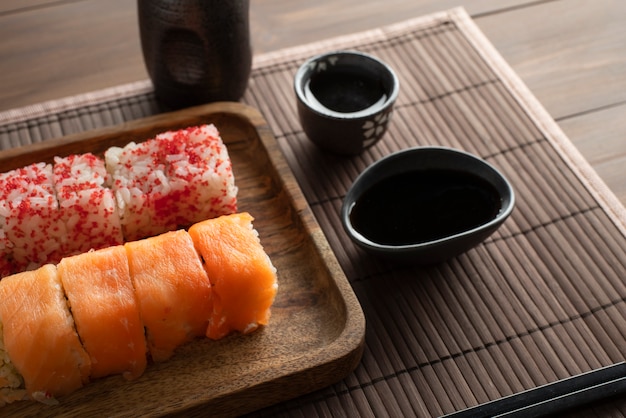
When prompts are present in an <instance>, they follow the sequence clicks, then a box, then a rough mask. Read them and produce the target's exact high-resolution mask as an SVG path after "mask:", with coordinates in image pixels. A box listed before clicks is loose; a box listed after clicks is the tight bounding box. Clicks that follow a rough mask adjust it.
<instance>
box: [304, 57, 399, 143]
mask: <svg viewBox="0 0 626 418" xmlns="http://www.w3.org/2000/svg"><path fill="white" fill-rule="evenodd" d="M294 89H295V93H296V97H297V105H298V116H299V118H300V123H301V125H302V128H303V130H304V132H305V133H306V134H307V136H308V138H309V139H310V140H311V141H313V142H314V143H315V144H316V145H317V146H319V147H320V148H322V149H324V150H326V151H331V152H333V153H336V154H342V155H356V154H358V153H360V152H362V151H363V150H364V149H365V148H367V147H369V146H371V145H373V144H374V143H376V142H377V141H378V140H379V139H380V138H381V137H382V136H383V135H384V133H385V132H386V130H387V124H388V122H389V118H390V116H391V111H392V109H393V105H394V103H395V101H396V98H397V96H398V89H399V82H398V78H397V77H396V74H395V73H394V72H393V70H392V69H391V68H390V67H389V66H388V65H387V64H385V63H383V62H382V61H380V60H379V59H377V58H375V57H373V56H371V55H367V54H364V53H361V52H357V51H335V52H330V53H326V54H322V55H318V56H315V57H312V58H310V59H308V60H307V61H306V62H304V63H303V64H302V66H301V67H300V68H299V69H298V71H297V72H296V75H295V78H294Z"/></svg>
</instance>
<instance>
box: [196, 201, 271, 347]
mask: <svg viewBox="0 0 626 418" xmlns="http://www.w3.org/2000/svg"><path fill="white" fill-rule="evenodd" d="M252 221H253V218H252V216H251V215H250V214H249V213H247V212H243V213H236V214H232V215H226V216H221V217H219V218H216V219H210V220H207V221H203V222H199V223H196V224H194V225H192V226H191V227H190V228H189V235H191V238H192V240H193V242H194V244H195V246H196V249H197V250H198V252H199V253H200V255H201V256H202V258H203V261H204V268H205V270H206V272H207V274H208V276H209V280H210V281H211V284H213V312H212V314H211V319H210V320H209V326H208V328H207V331H206V336H207V337H209V338H212V339H219V338H222V337H224V336H225V335H227V334H229V333H230V332H232V331H239V332H241V333H244V334H246V333H249V332H252V331H254V330H255V329H257V327H258V326H259V325H267V323H268V321H269V317H270V306H271V305H272V303H273V301H274V297H275V295H276V290H277V281H276V269H275V268H274V266H273V265H272V263H271V261H270V259H269V257H268V256H267V254H266V253H265V251H264V250H263V247H262V245H261V242H260V240H259V237H258V233H257V231H256V230H255V229H254V228H253V226H252Z"/></svg>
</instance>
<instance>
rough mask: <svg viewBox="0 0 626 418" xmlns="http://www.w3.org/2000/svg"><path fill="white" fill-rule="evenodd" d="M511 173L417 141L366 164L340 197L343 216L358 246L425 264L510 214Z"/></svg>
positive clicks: (459, 248)
mask: <svg viewBox="0 0 626 418" xmlns="http://www.w3.org/2000/svg"><path fill="white" fill-rule="evenodd" d="M514 203H515V194H514V192H513V188H512V187H511V185H510V183H509V182H508V180H507V179H506V178H505V177H504V176H503V175H502V174H501V173H500V172H499V171H498V170H497V169H496V168H495V167H493V166H492V165H490V164H489V163H487V162H486V161H484V160H483V159H481V158H479V157H476V156H474V155H472V154H469V153H467V152H464V151H460V150H455V149H453V148H447V147H415V148H409V149H406V150H403V151H398V152H396V153H393V154H390V155H388V156H386V157H384V158H382V159H380V160H378V161H376V162H375V163H373V164H372V165H370V166H369V167H367V168H366V169H365V170H364V171H363V172H362V173H361V174H360V175H359V176H358V177H357V179H356V180H355V181H354V183H353V184H352V186H351V187H350V189H349V190H348V193H347V194H346V197H345V198H344V201H343V206H342V209H341V221H342V223H343V226H344V229H345V230H346V232H347V233H348V235H349V237H350V238H351V239H352V241H354V242H355V243H356V244H357V245H358V246H359V247H361V248H363V249H364V250H366V251H369V252H371V253H373V254H376V255H380V256H383V257H386V258H391V259H393V260H398V261H403V262H410V263H418V264H428V263H435V262H440V261H443V260H446V259H448V258H451V257H454V256H456V255H458V254H460V253H462V252H465V251H467V250H469V249H471V248H472V247H475V246H476V245H478V244H479V243H480V242H482V241H484V240H485V239H486V238H487V237H488V236H489V235H491V234H492V233H493V232H494V231H495V230H496V229H498V228H499V227H500V225H502V223H503V222H504V221H505V219H506V218H507V217H508V216H509V215H510V214H511V213H512V211H513V207H514Z"/></svg>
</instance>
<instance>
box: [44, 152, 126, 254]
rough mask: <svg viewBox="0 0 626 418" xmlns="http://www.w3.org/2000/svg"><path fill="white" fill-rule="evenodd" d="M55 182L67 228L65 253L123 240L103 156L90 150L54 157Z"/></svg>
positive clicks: (98, 247) (115, 243)
mask: <svg viewBox="0 0 626 418" xmlns="http://www.w3.org/2000/svg"><path fill="white" fill-rule="evenodd" d="M54 162H55V164H54V185H55V189H56V193H57V198H58V200H59V207H60V210H61V217H62V219H63V221H64V223H65V226H66V230H67V239H66V240H65V242H64V247H63V253H64V254H65V255H73V254H78V253H82V252H85V251H88V250H90V249H94V250H97V249H100V248H105V247H108V246H111V245H117V244H121V243H123V242H124V237H123V236H122V227H121V224H120V219H119V216H118V214H117V205H116V203H115V195H114V193H113V191H112V190H111V189H108V188H107V187H106V181H107V171H106V168H105V165H104V160H102V159H100V158H98V157H96V156H95V155H93V154H91V153H86V154H82V155H71V156H69V157H65V158H59V157H57V158H55V159H54Z"/></svg>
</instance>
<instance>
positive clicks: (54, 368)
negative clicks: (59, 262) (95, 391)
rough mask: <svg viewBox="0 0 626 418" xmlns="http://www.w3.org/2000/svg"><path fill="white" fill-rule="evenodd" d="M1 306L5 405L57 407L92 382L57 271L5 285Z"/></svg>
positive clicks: (1, 396)
mask: <svg viewBox="0 0 626 418" xmlns="http://www.w3.org/2000/svg"><path fill="white" fill-rule="evenodd" d="M0 301H2V303H0V320H1V323H2V331H3V333H2V340H3V341H2V342H3V344H1V345H0V354H1V355H0V404H2V403H8V402H12V401H14V400H17V399H23V398H30V399H34V400H37V401H40V402H44V403H52V402H53V401H54V399H53V397H56V396H62V395H66V394H69V393H71V392H73V391H74V390H76V389H78V388H80V387H82V386H83V385H84V384H86V383H87V382H88V380H89V374H90V368H91V362H90V359H89V356H88V355H87V353H86V352H85V350H84V349H83V347H82V345H81V343H80V341H79V338H78V335H77V333H76V330H75V328H74V321H73V320H72V316H71V315H70V311H69V310H68V307H67V301H66V299H65V296H64V294H63V289H62V287H61V282H60V281H59V278H58V275H57V269H56V267H55V266H54V265H51V264H47V265H44V266H43V267H41V268H39V269H37V270H34V271H27V272H23V273H19V274H15V275H12V276H9V277H7V278H5V279H3V280H2V281H0ZM9 359H10V360H9ZM22 379H23V380H22Z"/></svg>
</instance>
